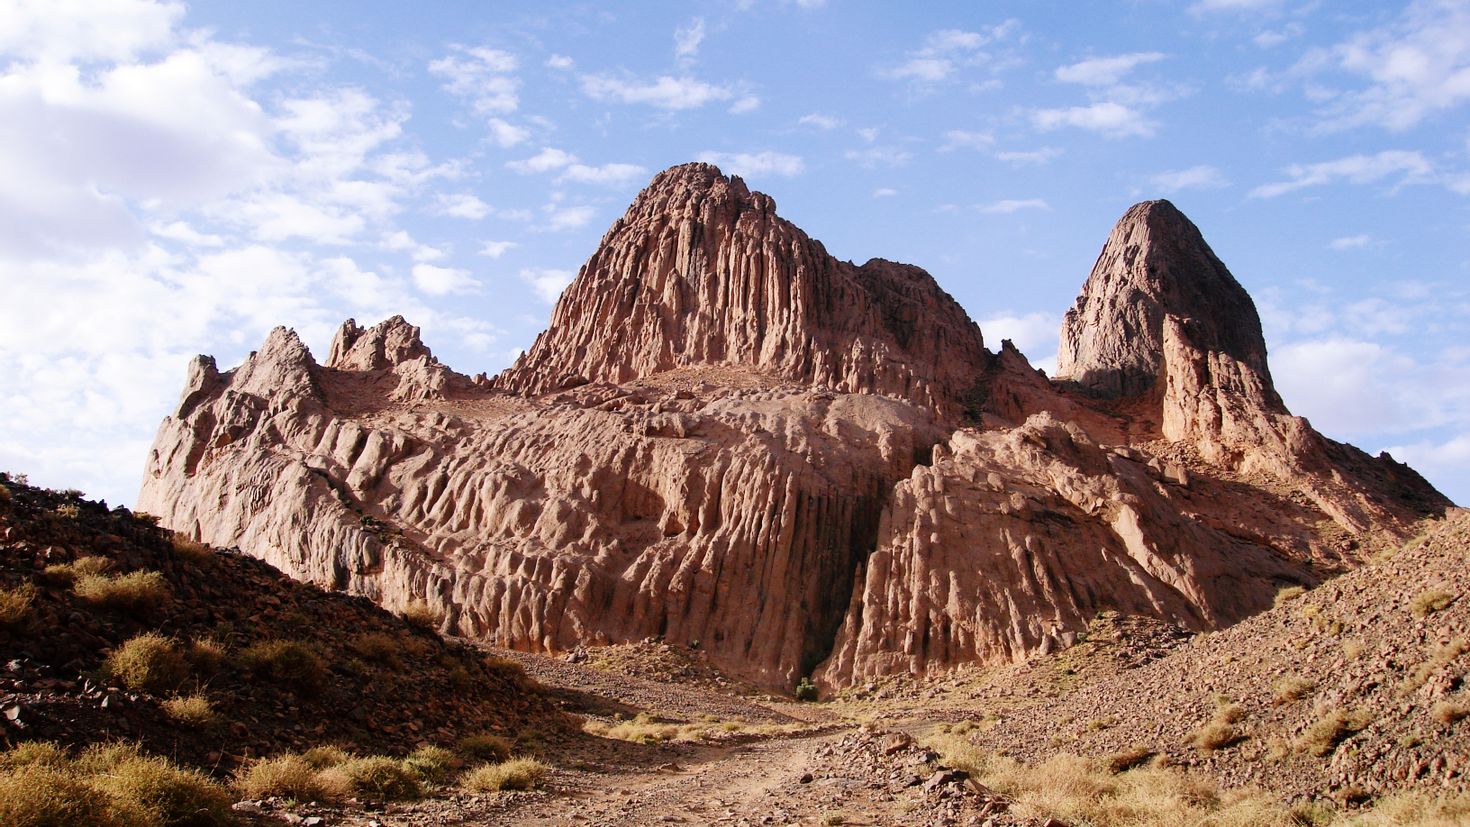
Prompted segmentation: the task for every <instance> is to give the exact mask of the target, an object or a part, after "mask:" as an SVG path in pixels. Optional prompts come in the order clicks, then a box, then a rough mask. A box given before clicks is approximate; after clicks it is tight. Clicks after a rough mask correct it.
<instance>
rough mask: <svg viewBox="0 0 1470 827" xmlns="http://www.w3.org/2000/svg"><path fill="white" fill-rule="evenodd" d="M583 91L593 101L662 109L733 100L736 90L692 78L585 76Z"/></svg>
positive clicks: (693, 106) (687, 107) (676, 108)
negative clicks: (637, 78) (637, 79)
mask: <svg viewBox="0 0 1470 827" xmlns="http://www.w3.org/2000/svg"><path fill="white" fill-rule="evenodd" d="M582 91H583V92H584V93H585V94H586V95H587V96H588V97H590V98H592V99H593V100H598V101H609V102H614V103H641V104H646V105H648V106H653V107H656V108H659V109H670V110H680V109H696V108H698V107H701V106H704V105H705V104H707V103H710V102H712V101H723V100H729V99H730V98H732V97H734V96H735V93H734V92H733V91H731V90H730V89H729V88H727V87H724V86H715V85H713V84H710V83H705V82H704V81H702V80H697V79H695V78H691V77H678V78H676V77H671V76H669V75H662V76H660V77H658V78H656V79H655V80H653V81H652V82H648V83H640V82H638V81H634V80H626V79H623V78H615V77H610V76H608V75H583V76H582Z"/></svg>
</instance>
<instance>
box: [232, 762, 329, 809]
mask: <svg viewBox="0 0 1470 827" xmlns="http://www.w3.org/2000/svg"><path fill="white" fill-rule="evenodd" d="M318 771H319V768H318V767H315V766H313V765H312V764H311V762H309V761H307V760H306V759H305V758H304V757H302V756H300V755H290V754H287V755H278V756H276V757H275V758H262V759H260V760H258V761H253V762H251V763H250V764H248V765H246V766H245V768H244V769H242V770H241V771H240V773H239V774H238V776H237V777H236V778H235V787H236V789H238V790H239V791H240V793H241V794H242V795H244V796H245V797H247V798H267V797H270V796H276V797H279V798H289V799H291V800H293V801H326V800H328V799H329V798H330V797H331V796H330V795H329V791H328V789H327V786H326V785H325V784H323V783H322V782H321V780H320V779H318V778H317V772H318Z"/></svg>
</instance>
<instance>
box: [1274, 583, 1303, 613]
mask: <svg viewBox="0 0 1470 827" xmlns="http://www.w3.org/2000/svg"><path fill="white" fill-rule="evenodd" d="M1306 593H1307V590H1306V589H1304V588H1302V587H1301V586H1287V587H1285V588H1283V589H1280V590H1278V591H1277V592H1276V599H1275V600H1273V601H1271V606H1272V607H1273V608H1275V607H1280V606H1284V605H1286V604H1287V603H1290V602H1291V601H1293V600H1295V599H1297V598H1298V597H1301V596H1302V595H1304V594H1306Z"/></svg>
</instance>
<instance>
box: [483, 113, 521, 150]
mask: <svg viewBox="0 0 1470 827" xmlns="http://www.w3.org/2000/svg"><path fill="white" fill-rule="evenodd" d="M485 125H486V127H487V128H488V129H489V130H490V140H491V141H493V142H494V143H495V145H496V146H498V147H500V148H502V149H509V148H510V147H513V146H518V145H520V144H523V143H525V142H526V140H527V139H528V138H530V137H531V130H529V129H526V128H525V127H523V126H515V125H513V124H511V123H509V122H507V121H505V120H502V119H500V118H491V119H490V120H489V121H487V122H486V124H485Z"/></svg>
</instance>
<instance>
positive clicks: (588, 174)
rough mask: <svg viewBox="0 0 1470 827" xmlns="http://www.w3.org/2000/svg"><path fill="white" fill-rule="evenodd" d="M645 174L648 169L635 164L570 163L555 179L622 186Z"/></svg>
mask: <svg viewBox="0 0 1470 827" xmlns="http://www.w3.org/2000/svg"><path fill="white" fill-rule="evenodd" d="M647 174H648V170H646V169H644V168H643V167H640V166H638V165H637V164H603V165H602V166H600V167H594V166H588V165H586V164H572V165H570V166H568V167H567V168H566V171H565V172H563V173H562V174H561V175H560V176H558V177H557V179H556V180H557V181H576V182H578V183H584V184H604V185H607V186H622V185H623V184H626V183H628V182H629V181H632V180H634V179H638V178H642V177H644V176H646V175H647Z"/></svg>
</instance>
